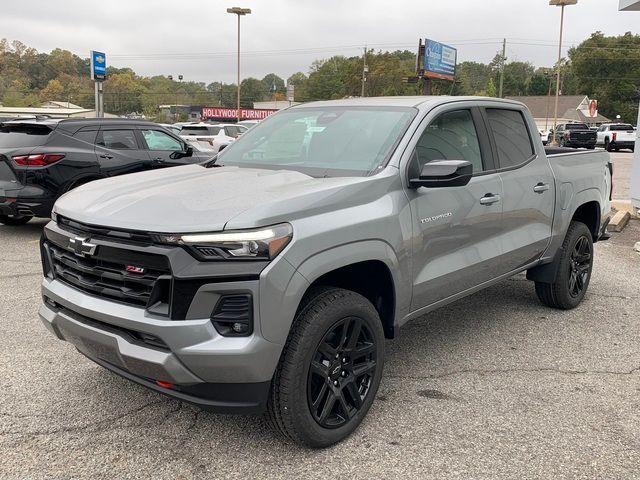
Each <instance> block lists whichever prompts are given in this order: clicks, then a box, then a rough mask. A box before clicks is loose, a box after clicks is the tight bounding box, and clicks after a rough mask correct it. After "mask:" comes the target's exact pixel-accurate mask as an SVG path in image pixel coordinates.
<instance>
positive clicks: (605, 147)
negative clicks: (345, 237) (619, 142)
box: [604, 138, 611, 152]
mask: <svg viewBox="0 0 640 480" xmlns="http://www.w3.org/2000/svg"><path fill="white" fill-rule="evenodd" d="M604 149H605V150H606V151H607V152H610V151H611V143H610V142H609V139H608V138H605V139H604Z"/></svg>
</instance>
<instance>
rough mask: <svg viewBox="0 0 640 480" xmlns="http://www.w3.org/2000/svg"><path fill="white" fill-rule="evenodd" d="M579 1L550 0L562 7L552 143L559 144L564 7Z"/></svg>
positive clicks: (551, 3) (550, 2)
mask: <svg viewBox="0 0 640 480" xmlns="http://www.w3.org/2000/svg"><path fill="white" fill-rule="evenodd" d="M576 3H578V0H549V5H553V6H556V7H561V9H562V10H561V12H560V43H559V44H558V64H557V66H556V69H557V71H556V106H555V110H554V113H553V125H552V127H551V128H553V138H552V141H551V145H554V146H557V145H558V142H557V140H556V123H557V122H558V100H559V96H560V62H561V61H562V29H563V26H564V7H565V6H566V5H575V4H576Z"/></svg>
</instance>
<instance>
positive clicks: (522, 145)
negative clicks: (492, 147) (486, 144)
mask: <svg viewBox="0 0 640 480" xmlns="http://www.w3.org/2000/svg"><path fill="white" fill-rule="evenodd" d="M485 111H486V114H487V118H488V120H489V129H490V131H491V132H492V133H493V138H494V140H495V144H496V150H497V154H498V165H499V167H500V168H511V167H517V166H519V165H522V164H524V163H526V162H527V161H529V160H530V159H531V158H532V157H533V155H534V154H535V150H534V148H533V142H532V141H531V134H530V133H529V129H528V128H527V123H526V121H525V118H524V115H523V114H522V112H521V111H520V110H508V109H502V108H487V109H486V110H485Z"/></svg>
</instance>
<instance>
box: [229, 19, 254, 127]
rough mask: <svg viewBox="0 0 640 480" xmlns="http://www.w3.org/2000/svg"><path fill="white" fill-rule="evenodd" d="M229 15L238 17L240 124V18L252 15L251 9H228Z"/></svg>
mask: <svg viewBox="0 0 640 480" xmlns="http://www.w3.org/2000/svg"><path fill="white" fill-rule="evenodd" d="M227 13H233V14H234V15H237V16H238V98H237V100H238V103H237V106H238V111H237V114H238V115H237V116H238V122H239V121H240V17H241V16H243V15H248V14H250V13H251V9H250V8H240V7H233V8H227Z"/></svg>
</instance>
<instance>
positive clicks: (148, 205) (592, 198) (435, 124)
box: [40, 97, 611, 447]
mask: <svg viewBox="0 0 640 480" xmlns="http://www.w3.org/2000/svg"><path fill="white" fill-rule="evenodd" d="M552 153H553V154H550V155H547V154H546V153H545V150H544V147H543V145H542V142H541V141H540V137H539V135H538V133H537V129H536V125H535V123H534V122H533V119H532V118H531V115H530V113H529V112H528V111H527V109H526V107H525V106H524V105H522V104H520V103H516V102H512V101H504V100H497V99H488V98H487V99H483V98H477V97H469V98H466V97H395V98H370V99H352V100H340V101H329V102H317V103H310V104H305V105H300V106H296V107H293V108H289V109H287V110H285V111H282V112H279V113H277V114H275V115H273V116H272V117H270V118H268V119H267V120H265V121H264V122H262V123H260V124H259V125H257V126H256V127H254V128H252V129H251V130H249V131H248V132H246V133H245V134H244V135H243V136H242V137H241V138H240V139H239V140H238V141H236V142H234V143H233V144H232V145H231V146H230V147H228V148H227V149H225V150H224V151H223V152H222V153H221V154H219V155H218V157H217V158H215V159H214V160H213V161H210V162H208V163H205V164H200V165H189V166H184V167H176V168H172V169H166V170H156V171H149V172H144V173H138V174H132V175H125V176H119V177H117V178H113V179H104V180H98V181H96V182H92V183H89V184H87V185H84V186H81V187H79V188H77V189H75V190H73V191H71V192H69V193H67V194H65V195H64V196H62V197H61V198H60V199H59V200H58V201H57V203H56V204H55V207H54V211H53V218H52V221H51V222H50V223H49V224H48V225H47V226H46V227H45V229H44V234H43V237H42V242H41V247H42V248H41V251H42V260H43V270H44V279H43V282H42V294H43V305H42V307H41V309H40V317H41V319H42V321H43V322H44V324H45V325H46V326H47V328H48V329H49V330H50V331H51V332H52V333H53V334H54V335H56V336H57V337H58V338H60V339H62V340H66V341H68V342H70V343H72V344H73V345H74V346H75V347H76V348H77V349H78V350H79V351H80V352H81V353H82V354H84V355H86V356H87V357H88V358H90V359H91V360H93V361H94V362H96V363H98V364H99V365H102V366H103V367H105V368H107V369H109V370H111V371H113V372H115V373H117V374H119V375H121V376H123V377H125V378H128V379H130V380H132V381H134V382H137V383H139V384H141V385H144V386H146V387H148V388H150V389H153V390H156V391H158V392H161V393H164V394H166V395H169V396H171V397H173V398H176V399H178V400H182V401H186V402H190V403H193V404H196V405H199V406H201V407H202V408H206V409H209V410H212V411H217V412H225V413H231V412H241V413H262V412H264V413H265V416H266V418H267V421H268V422H269V423H270V424H271V425H272V426H273V427H274V428H275V429H276V430H277V431H279V432H281V433H282V434H284V435H285V436H286V437H288V438H290V439H292V440H294V441H295V442H298V443H301V444H304V445H307V446H311V447H324V446H327V445H331V444H333V443H335V442H337V441H340V440H341V439H343V438H345V437H346V436H347V435H349V434H350V433H351V432H353V431H354V429H355V428H356V427H357V426H358V425H359V423H360V422H361V421H362V419H363V418H364V417H365V415H366V414H367V411H368V410H369V407H370V406H371V404H372V402H373V401H374V398H375V395H376V391H377V390H378V386H379V384H380V379H381V376H382V369H383V362H384V342H385V338H393V336H394V335H395V334H396V332H397V330H398V328H399V327H400V326H402V325H403V324H404V323H406V322H408V321H409V320H411V319H413V318H416V317H419V316H421V315H424V314H425V313H427V312H430V311H432V310H433V309H436V308H439V307H442V306H444V305H446V304H448V303H450V302H453V301H455V300H458V299H460V298H462V297H464V296H466V295H470V294H472V293H474V292H477V291H479V290H481V289H483V288H485V287H487V286H489V285H492V284H495V283H496V282H500V281H502V280H504V279H506V278H508V277H510V276H512V275H515V274H517V273H520V272H524V271H526V272H527V278H528V279H529V280H532V281H534V282H535V291H536V293H537V295H538V297H539V298H540V300H541V301H542V302H543V303H544V304H546V305H548V306H550V307H554V308H561V309H569V308H573V307H576V306H577V305H578V304H579V303H580V301H581V300H582V298H583V297H584V295H585V292H586V290H587V287H588V285H589V279H590V276H591V269H592V265H593V253H594V251H593V243H594V242H596V241H598V240H602V239H606V238H607V233H606V225H607V223H608V219H609V195H610V188H611V174H610V170H609V168H608V163H609V162H608V154H607V153H606V152H584V153H578V152H575V151H572V152H570V153H567V151H566V150H563V149H556V151H555V152H552Z"/></svg>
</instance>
